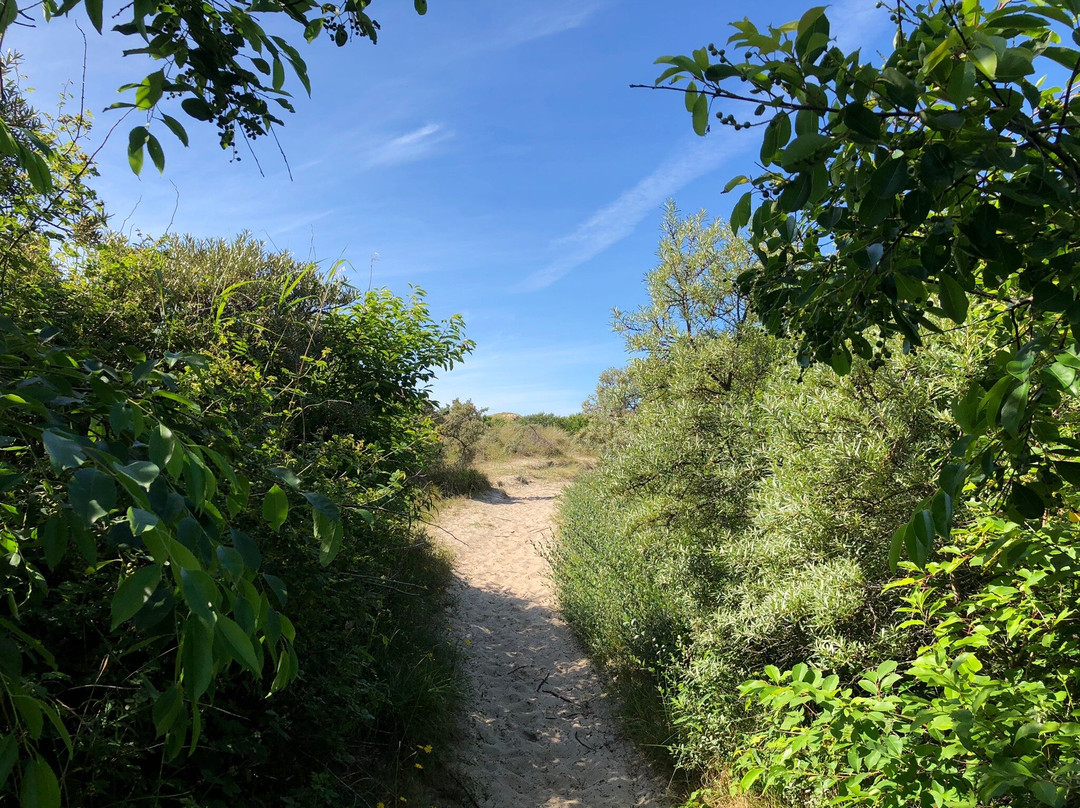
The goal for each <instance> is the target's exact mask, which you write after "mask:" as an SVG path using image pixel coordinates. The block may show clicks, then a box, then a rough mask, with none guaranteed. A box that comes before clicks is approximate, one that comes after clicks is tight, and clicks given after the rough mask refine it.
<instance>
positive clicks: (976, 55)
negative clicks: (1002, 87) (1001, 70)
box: [968, 45, 998, 79]
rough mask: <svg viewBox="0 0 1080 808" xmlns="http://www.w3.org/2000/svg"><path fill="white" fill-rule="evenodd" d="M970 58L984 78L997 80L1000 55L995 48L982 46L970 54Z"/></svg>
mask: <svg viewBox="0 0 1080 808" xmlns="http://www.w3.org/2000/svg"><path fill="white" fill-rule="evenodd" d="M968 58H969V59H971V61H972V63H973V64H974V65H975V67H977V68H978V69H979V72H981V73H982V74H983V75H984V76H986V77H987V78H989V79H995V78H997V68H998V55H997V51H995V50H994V49H993V48H990V47H987V46H986V45H980V46H978V47H977V48H974V49H973V50H972V51H971V53H969V54H968Z"/></svg>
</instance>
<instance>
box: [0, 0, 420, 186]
mask: <svg viewBox="0 0 1080 808" xmlns="http://www.w3.org/2000/svg"><path fill="white" fill-rule="evenodd" d="M370 4H371V0H345V2H344V4H342V5H341V6H337V5H334V4H330V3H323V4H318V3H315V2H312V0H299V2H294V1H293V0H289V1H288V2H283V1H282V0H250V1H248V2H240V3H235V2H234V3H223V2H203V1H202V0H179V2H171V3H166V2H158V0H140V2H137V3H129V4H127V5H124V6H123V7H120V8H118V9H117V11H116V16H117V17H125V19H123V21H122V22H120V23H118V24H117V25H115V26H113V30H114V31H116V32H117V33H120V34H122V35H124V36H127V37H132V38H133V39H134V40H136V41H135V42H133V45H134V47H132V48H129V49H127V50H125V51H124V55H125V56H127V55H136V54H141V55H145V56H149V57H150V58H152V59H154V60H155V61H158V62H160V63H161V67H160V68H159V69H158V70H155V71H154V72H152V73H150V74H149V75H147V76H145V77H143V78H142V79H141V80H136V81H133V82H131V83H128V84H125V85H124V86H123V87H121V88H120V89H121V90H122V91H125V92H127V93H128V94H129V98H131V100H129V101H120V102H117V103H116V104H114V105H113V107H112V108H119V109H126V110H129V111H131V112H133V113H135V114H136V115H138V116H140V117H143V118H144V119H145V120H144V122H143V123H140V124H139V125H138V126H135V127H134V128H132V129H131V130H130V132H129V133H128V145H127V153H128V162H129V163H130V165H131V169H132V171H134V172H135V173H136V174H138V173H139V172H140V171H141V170H142V167H143V163H144V162H145V159H146V157H147V156H149V157H150V161H151V162H152V163H153V164H154V166H155V167H156V168H157V169H158V170H159V171H162V170H164V168H165V152H164V149H163V147H162V145H161V141H160V139H159V138H158V134H159V133H160V132H161V127H164V128H166V129H168V130H169V131H170V132H171V133H172V134H173V135H174V136H175V137H176V138H177V139H178V140H179V141H180V142H181V143H182V144H184V145H185V146H186V145H187V144H188V135H187V131H186V129H185V128H184V125H183V124H182V123H181V122H180V121H179V120H177V119H176V118H175V117H174V116H173V115H171V114H169V113H168V112H166V111H165V109H166V108H168V109H171V108H172V106H173V102H175V101H177V100H179V105H180V108H181V109H182V110H183V112H184V113H185V114H186V115H187V116H188V117H189V118H192V119H194V120H197V121H205V122H208V123H212V124H213V125H214V126H215V127H216V128H217V130H218V134H219V138H220V141H221V146H222V148H234V149H235V145H236V137H237V133H238V132H239V134H240V136H241V137H244V138H257V137H261V136H263V135H266V134H268V133H269V132H270V131H271V129H272V127H273V126H275V125H281V124H282V123H283V121H282V119H281V117H279V116H280V115H282V114H283V113H284V112H292V111H293V109H294V108H293V105H292V102H291V101H290V100H289V99H290V98H291V94H290V93H289V92H288V91H287V90H286V89H285V86H286V74H287V72H291V73H292V74H293V75H294V76H295V77H296V79H297V80H298V81H299V82H300V84H301V86H302V87H303V88H304V90H305V91H306V92H307V93H309V94H310V93H311V82H310V80H309V78H308V73H307V65H306V64H305V62H304V59H303V57H302V56H301V55H300V52H299V50H297V48H296V45H295V44H294V43H290V41H289V40H288V39H287V38H286V37H283V36H279V35H277V34H270V33H267V31H266V30H265V29H266V28H271V30H275V29H278V30H280V29H281V28H282V27H283V25H282V23H285V24H292V25H293V26H294V29H299V31H300V32H301V34H302V36H303V38H304V39H305V40H306V41H307V42H312V41H314V40H315V39H317V38H318V37H319V36H320V35H321V34H322V33H323V32H324V31H325V32H326V33H327V35H328V36H330V37H331V39H332V40H333V41H334V43H335V44H336V45H338V46H339V47H340V46H343V45H345V44H346V43H347V42H349V40H350V39H353V38H357V37H359V38H362V39H370V40H371V41H372V42H375V41H376V39H377V38H378V31H379V24H378V22H376V21H375V20H374V19H372V17H371V16H370V15H369V14H368V13H367V9H368V7H369V6H370ZM37 5H38V4H37V3H34V4H33V5H27V6H25V7H24V8H20V7H19V2H18V0H2V2H0V36H3V34H4V33H5V32H6V31H7V30H8V29H9V28H10V27H11V26H12V25H17V24H19V22H20V20H21V19H22V18H26V19H29V11H30V10H31V9H32V8H34V7H36V6H37ZM41 5H42V8H43V12H44V16H45V19H46V21H48V20H51V19H53V18H54V17H58V16H65V15H69V14H71V13H72V12H74V11H75V10H76V9H77V8H78V7H79V6H82V8H83V10H84V11H85V13H86V16H87V18H88V19H89V21H90V24H91V25H92V26H93V27H94V29H95V30H96V31H97V32H98V33H101V31H102V29H103V26H104V25H105V21H106V20H107V19H109V18H110V14H109V12H110V9H108V8H106V6H105V3H104V2H103V0H46V2H45V3H43V4H41ZM413 5H414V7H415V9H416V11H417V13H419V14H424V13H426V12H427V0H413ZM279 21H280V22H279ZM50 154H51V148H50V147H49V145H48V144H47V143H45V142H35V143H34V144H33V145H32V146H29V147H28V146H26V145H25V144H22V143H20V142H19V141H18V140H17V139H16V138H14V137H13V133H12V130H11V128H10V126H9V125H8V124H7V123H6V122H5V121H2V120H0V155H6V156H10V157H14V158H15V159H16V160H17V161H18V162H19V164H20V165H22V166H24V167H25V168H26V169H27V171H28V173H29V176H30V179H31V181H32V182H33V183H34V186H35V188H36V189H37V190H38V191H39V192H42V193H44V192H46V191H48V190H50V189H51V187H52V177H51V175H50V172H49V169H48V158H49V156H50Z"/></svg>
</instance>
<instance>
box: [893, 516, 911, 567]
mask: <svg viewBox="0 0 1080 808" xmlns="http://www.w3.org/2000/svg"><path fill="white" fill-rule="evenodd" d="M909 530H911V525H910V524H908V523H904V524H902V525H900V527H898V528H897V529H896V530H895V531H894V532H893V537H892V543H891V544H890V545H889V569H890V570H892V571H893V572H896V567H897V565H898V564H899V563H900V554H901V553H902V552H903V550H904V546H905V544H906V543H907V535H908V531H909Z"/></svg>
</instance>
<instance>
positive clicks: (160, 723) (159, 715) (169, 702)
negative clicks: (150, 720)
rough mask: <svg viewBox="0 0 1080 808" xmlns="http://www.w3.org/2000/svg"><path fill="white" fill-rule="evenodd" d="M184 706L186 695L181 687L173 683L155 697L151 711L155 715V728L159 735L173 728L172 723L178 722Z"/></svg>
mask: <svg viewBox="0 0 1080 808" xmlns="http://www.w3.org/2000/svg"><path fill="white" fill-rule="evenodd" d="M183 707H184V697H183V695H182V694H181V692H180V688H178V687H177V686H176V685H173V686H172V687H170V688H169V689H168V690H166V691H165V692H164V693H162V694H161V695H160V696H158V697H157V698H156V699H154V706H153V709H152V710H151V712H152V713H153V716H154V729H155V730H156V731H157V734H158V736H159V737H160V736H162V735H164V734H165V733H166V732H168V731H169V730H170V729H171V728H172V725H173V724H174V723H176V719H177V718H179V717H180V711H181V710H182V709H183Z"/></svg>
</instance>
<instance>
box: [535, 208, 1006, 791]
mask: <svg viewBox="0 0 1080 808" xmlns="http://www.w3.org/2000/svg"><path fill="white" fill-rule="evenodd" d="M697 228H698V233H699V236H701V238H699V239H698V240H697V243H698V244H701V243H702V239H704V240H705V241H707V240H708V238H720V237H721V236H723V231H722V229H720V228H714V229H712V230H711V231H710V233H711V235H708V234H702V228H704V224H703V222H701V221H700V220H699V223H698V225H697ZM668 232H680V231H679V230H678V229H672V230H670V231H668ZM724 237H725V238H731V237H730V236H724ZM731 252H732V253H734V254H738V250H734V249H732V250H731ZM668 254H669V255H671V254H672V253H671V252H670V251H668ZM710 267H711V269H709V270H708V271H710V272H715V273H718V274H719V275H720V276H721V277H720V278H719V279H714V280H713V281H711V282H710V283H709V284H707V287H708V288H711V289H714V290H717V291H716V293H717V294H721V293H724V290H725V289H726V290H727V292H726V293H727V294H735V292H734V291H733V286H732V279H731V277H730V275H729V274H725V273H728V272H730V269H731V264H730V263H724V262H714V263H712V264H710ZM702 271H705V270H702ZM655 272H657V273H661V274H664V273H668V274H667V275H666V277H669V278H675V277H676V276H675V275H674V274H671V273H669V268H668V267H666V266H664V265H661V267H659V268H658V269H657V270H656V271H655ZM725 277H726V280H725V279H724V278H725ZM677 282H679V281H677V279H676V283H677ZM651 285H652V286H655V285H656V284H655V283H653V284H651ZM713 308H716V307H715V306H712V305H711V304H710V309H713ZM737 308H738V306H737V305H734V304H733V305H732V306H731V307H729V308H728V309H727V310H729V311H730V310H734V309H737ZM647 314H648V315H649V316H644V315H643V316H642V322H649V323H655V322H662V319H660V318H658V317H657V316H656V314H655V312H652V311H651V310H648V311H647ZM632 318H633V315H630V316H629V317H624V320H623V322H624V323H625V322H633V319H632ZM690 321H692V322H694V323H696V324H699V325H700V323H701V321H699V320H696V319H693V317H691V318H690ZM695 327H696V326H695ZM678 331H679V333H676V334H670V333H667V332H655V331H645V332H644V336H643V335H642V334H641V333H639V332H634V339H635V342H634V346H636V347H637V348H638V349H639V350H640V349H645V355H644V356H642V357H640V358H635V359H633V360H631V362H630V363H629V365H628V366H627V368H626V370H625V371H624V372H623V374H622V378H621V379H618V380H617V385H614V386H613V385H612V384H611V382H612V380H611V379H610V378H609V379H608V380H606V382H605V381H602V385H601V386H602V387H603V388H605V389H604V390H602V391H600V392H598V395H597V400H599V399H600V396H601V394H603V395H605V396H607V394H608V392H610V391H611V390H614V389H615V387H617V388H618V389H620V390H623V391H626V390H633V391H634V395H635V400H634V404H633V408H632V409H623V411H622V412H621V413H619V414H617V416H616V417H614V418H611V419H609V423H610V424H613V425H615V428H616V434H615V439H614V440H613V441H612V442H610V443H609V444H608V447H607V451H606V453H605V454H604V455H603V457H602V459H601V462H600V464H599V466H598V468H597V470H596V471H595V472H593V473H591V474H589V475H587V476H585V477H583V478H582V479H581V480H579V481H578V482H577V483H575V485H574V486H573V488H572V489H571V490H570V491H569V492H568V493H567V494H566V496H565V498H564V500H563V502H562V505H561V508H560V522H559V530H558V534H557V537H556V541H555V543H554V545H553V547H552V548H551V549H550V550H549V554H550V557H551V560H552V565H553V572H554V578H555V583H556V587H557V592H558V596H559V599H560V603H561V604H562V606H563V608H564V610H565V612H566V615H567V618H568V620H569V622H570V624H571V625H572V626H573V628H574V630H575V631H576V632H577V633H578V635H579V636H580V637H581V638H582V640H583V641H584V642H585V644H586V646H587V647H588V648H589V650H590V652H591V653H592V654H593V655H594V657H596V658H597V659H599V660H600V661H602V662H604V663H605V664H606V665H607V666H608V667H609V669H610V670H611V671H612V673H614V674H615V676H616V677H617V680H618V681H619V682H620V683H621V684H622V686H623V687H622V690H623V693H624V698H626V699H627V701H628V704H629V705H630V709H631V711H632V712H633V714H634V715H633V716H632V717H633V718H634V720H635V722H636V723H637V724H638V725H639V726H641V727H643V728H645V729H646V733H645V737H646V738H647V740H649V741H650V742H654V743H655V742H659V743H662V744H663V745H664V746H665V747H666V748H667V749H668V750H669V753H670V755H671V760H672V761H673V762H674V763H675V764H676V765H678V766H680V767H682V768H684V769H686V770H689V771H691V772H697V773H711V774H714V775H715V774H717V773H720V772H723V771H725V770H727V769H728V768H729V767H730V765H731V762H732V760H733V759H734V757H735V756H736V754H737V753H738V751H739V750H740V749H741V748H744V745H745V744H746V742H747V739H748V738H750V737H754V735H755V733H758V732H762V731H763V730H764V728H765V727H767V726H769V720H770V719H769V718H768V717H767V716H766V715H765V714H764V713H763V712H762V711H761V710H760V709H757V710H753V711H750V712H748V711H747V710H746V709H745V694H744V693H743V692H742V691H741V690H740V685H741V684H742V683H743V682H744V681H746V680H748V679H752V678H755V677H757V676H759V675H760V672H761V671H762V670H764V669H765V668H766V666H775V667H777V668H790V667H791V666H793V665H796V664H800V663H809V664H811V665H814V666H816V667H817V668H819V669H823V670H829V671H833V672H836V673H837V675H839V676H840V677H841V678H845V679H846V678H850V677H852V676H857V675H859V674H860V672H861V671H863V670H864V669H865V668H867V667H868V666H876V665H878V664H879V663H881V662H882V661H884V660H886V659H889V658H891V657H892V656H895V655H896V654H898V653H906V652H907V651H909V650H913V649H914V647H915V645H916V644H917V642H918V640H917V638H913V637H912V636H910V635H909V634H908V633H906V632H905V631H903V630H902V629H901V627H900V626H901V624H902V623H903V621H904V619H905V618H904V615H902V614H898V613H897V612H896V608H897V607H898V606H899V605H900V599H899V597H898V595H897V593H896V592H895V591H891V590H888V589H886V588H885V585H886V583H887V582H888V581H889V579H890V578H891V577H892V573H891V570H890V566H889V541H888V539H889V537H890V536H891V535H892V533H893V531H894V530H895V528H896V526H897V524H902V523H903V522H905V521H906V520H907V519H908V518H909V516H910V514H911V512H912V510H913V509H915V508H916V506H917V505H918V504H919V503H920V502H921V501H923V500H924V498H925V497H927V496H928V495H929V494H931V493H932V492H933V491H934V489H935V486H936V483H937V473H936V471H935V470H934V469H933V467H932V466H931V465H930V463H929V458H934V457H937V456H939V455H940V454H941V453H942V452H943V451H944V450H945V449H946V448H947V447H948V445H949V442H950V440H951V438H952V437H953V436H954V435H955V427H954V425H953V422H952V419H951V416H950V414H949V407H950V405H951V403H952V401H953V399H954V397H955V395H956V393H957V391H958V390H960V389H962V387H963V386H964V385H965V384H966V379H967V378H970V377H972V376H973V375H975V374H977V372H978V370H979V368H980V367H981V363H982V362H983V361H985V360H984V358H983V357H984V355H985V354H986V353H987V352H988V350H989V349H986V348H983V347H982V346H981V342H980V335H977V334H961V333H956V334H953V335H952V337H951V338H950V339H949V341H947V342H945V341H943V343H942V344H940V345H939V347H937V348H936V349H934V350H933V351H923V352H920V353H919V354H918V355H915V356H903V355H897V356H896V357H894V358H891V359H889V360H888V361H886V362H884V363H883V365H882V366H881V367H880V368H877V369H871V368H870V367H869V365H868V363H861V362H856V364H855V366H854V367H853V369H852V371H851V373H850V374H848V375H847V376H845V377H843V378H840V377H837V376H836V375H835V374H833V373H832V372H831V371H830V370H828V369H827V368H812V369H808V370H804V371H800V369H799V368H798V367H797V366H796V365H795V363H794V361H792V360H790V359H788V358H787V352H788V348H787V346H786V345H785V343H783V342H782V341H778V340H776V339H774V338H772V337H769V336H766V335H765V334H764V333H763V332H762V331H761V330H760V329H759V328H758V327H757V326H755V325H754V324H753V323H752V322H750V321H745V320H744V321H741V322H733V323H730V324H729V325H728V326H727V327H725V328H722V329H714V330H712V331H710V330H709V329H708V328H702V330H701V331H699V332H693V333H691V334H690V335H687V334H686V333H684V329H682V328H681V327H680V328H679V329H678ZM897 353H898V354H899V353H900V352H897ZM609 376H610V374H609ZM943 380H944V381H943ZM615 398H616V399H620V400H621V399H622V396H615ZM649 724H653V725H654V726H653V727H652V728H651V729H649V728H648V725H649Z"/></svg>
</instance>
